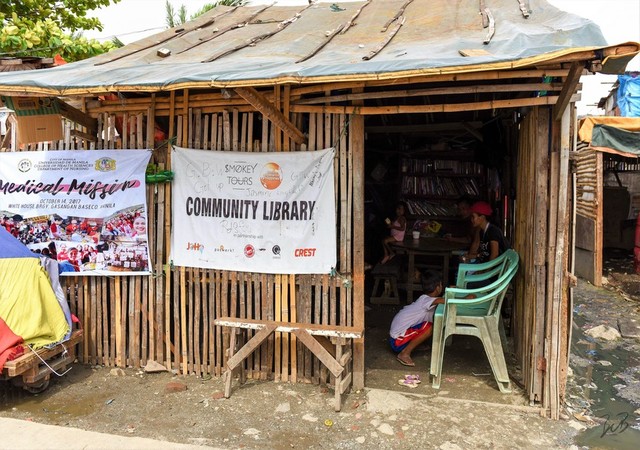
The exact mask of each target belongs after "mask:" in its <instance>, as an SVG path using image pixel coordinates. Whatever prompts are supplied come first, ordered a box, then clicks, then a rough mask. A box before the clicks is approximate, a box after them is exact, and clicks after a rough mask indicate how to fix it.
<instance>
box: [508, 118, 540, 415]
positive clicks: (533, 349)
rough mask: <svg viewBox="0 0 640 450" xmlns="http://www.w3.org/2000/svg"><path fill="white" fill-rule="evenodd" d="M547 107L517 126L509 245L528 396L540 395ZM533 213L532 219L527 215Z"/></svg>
mask: <svg viewBox="0 0 640 450" xmlns="http://www.w3.org/2000/svg"><path fill="white" fill-rule="evenodd" d="M548 123H549V111H548V110H547V109H540V108H534V109H533V110H532V112H531V113H530V114H529V115H527V116H526V117H525V119H524V121H523V122H522V124H521V128H520V136H521V139H520V148H519V151H518V167H519V172H518V175H517V184H518V185H517V192H518V193H519V196H518V200H517V207H516V225H515V227H514V228H515V230H516V233H515V237H514V242H513V246H514V248H515V250H516V251H517V252H518V254H519V255H520V270H519V273H518V276H517V281H516V289H515V292H516V294H515V301H514V315H515V317H516V319H515V321H516V323H519V324H521V326H520V327H519V328H516V334H515V337H514V340H515V348H516V353H517V354H518V355H519V356H520V362H521V366H522V377H523V382H524V385H525V386H528V387H529V392H528V394H529V400H530V401H532V402H533V401H538V402H540V401H542V393H543V385H542V383H543V369H544V367H542V365H543V360H544V355H543V353H542V349H543V348H544V345H543V341H544V306H545V302H544V299H545V292H546V289H545V285H546V272H545V265H546V253H545V250H546V233H545V230H546V225H547V206H548V205H547V204H546V199H547V196H548V193H547V190H548V188H547V176H548V174H547V167H548V152H547V151H538V149H539V148H548V145H549V144H548V138H547V135H548ZM532 219H533V220H532Z"/></svg>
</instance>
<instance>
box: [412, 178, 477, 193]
mask: <svg viewBox="0 0 640 450" xmlns="http://www.w3.org/2000/svg"><path fill="white" fill-rule="evenodd" d="M401 190H402V193H403V194H405V195H407V194H410V195H430V196H440V197H449V198H452V197H461V196H463V195H468V196H471V197H479V196H480V187H479V186H478V182H477V181H476V180H475V179H474V178H447V177H439V176H433V177H413V176H405V177H403V179H402V186H401Z"/></svg>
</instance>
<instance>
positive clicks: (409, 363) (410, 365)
mask: <svg viewBox="0 0 640 450" xmlns="http://www.w3.org/2000/svg"><path fill="white" fill-rule="evenodd" d="M396 359H397V360H398V362H399V363H400V364H402V365H403V366H408V367H415V365H416V364H415V363H414V362H407V361H404V360H402V359H400V357H399V356H397V357H396Z"/></svg>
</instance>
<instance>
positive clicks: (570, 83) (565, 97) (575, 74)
mask: <svg viewBox="0 0 640 450" xmlns="http://www.w3.org/2000/svg"><path fill="white" fill-rule="evenodd" d="M580 75H582V65H580V64H579V63H577V62H574V63H572V64H571V69H569V75H567V79H566V80H565V82H564V87H563V88H562V91H561V92H560V95H559V96H558V102H557V103H556V104H555V105H554V106H553V120H560V119H561V118H562V114H563V113H564V110H565V108H566V107H567V106H568V105H569V102H570V101H571V96H572V95H573V93H574V92H575V90H576V87H577V86H578V82H579V81H580Z"/></svg>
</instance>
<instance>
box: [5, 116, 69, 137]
mask: <svg viewBox="0 0 640 450" xmlns="http://www.w3.org/2000/svg"><path fill="white" fill-rule="evenodd" d="M16 119H17V120H18V142H19V143H20V144H33V143H36V142H47V141H58V140H61V139H62V138H63V133H62V116H61V115H60V114H47V115H41V116H17V117H16Z"/></svg>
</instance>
